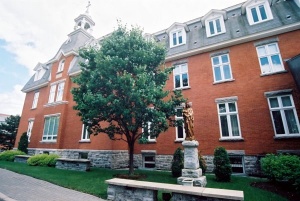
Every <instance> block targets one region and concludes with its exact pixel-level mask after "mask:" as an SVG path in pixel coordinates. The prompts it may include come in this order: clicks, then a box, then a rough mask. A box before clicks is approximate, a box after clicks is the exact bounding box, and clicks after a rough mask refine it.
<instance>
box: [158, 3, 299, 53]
mask: <svg viewBox="0 0 300 201" xmlns="http://www.w3.org/2000/svg"><path fill="white" fill-rule="evenodd" d="M240 5H242V4H240ZM271 10H272V14H273V19H272V20H269V21H266V22H263V23H259V24H255V25H252V26H250V25H249V23H248V20H247V16H246V15H242V14H241V13H242V8H241V6H240V7H234V8H233V9H231V10H228V11H227V16H228V19H227V20H225V27H226V33H223V34H220V35H216V36H213V37H209V38H208V37H207V36H206V29H205V27H202V25H201V18H198V20H193V21H190V22H192V23H190V22H186V24H187V25H188V28H189V30H190V31H189V32H187V38H186V40H187V43H186V44H185V45H181V46H178V47H173V48H169V47H170V45H169V36H168V34H167V33H166V31H160V32H157V33H156V34H154V35H155V36H156V38H157V39H158V40H159V41H161V42H165V43H166V47H167V48H168V56H171V55H175V54H177V53H182V52H185V51H189V50H193V49H198V48H201V47H205V46H210V45H213V44H217V43H220V42H224V41H229V40H233V39H237V38H241V37H245V36H249V35H251V34H255V33H260V32H263V31H268V30H270V29H275V28H279V27H282V26H284V25H289V24H293V23H296V22H299V21H300V9H299V7H298V6H297V5H296V4H295V2H294V1H281V2H279V3H274V4H273V5H271ZM288 16H289V17H288Z"/></svg>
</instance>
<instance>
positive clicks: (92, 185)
mask: <svg viewBox="0 0 300 201" xmlns="http://www.w3.org/2000/svg"><path fill="white" fill-rule="evenodd" d="M0 168H3V169H7V170H11V171H14V172H17V173H20V174H24V175H28V176H32V177H34V178H38V179H42V180H45V181H49V182H51V183H54V184H57V185H59V186H63V187H66V188H70V189H74V190H77V191H81V192H85V193H88V194H92V195H95V196H97V197H101V198H103V199H106V198H107V192H106V190H107V184H105V180H107V179H111V178H113V177H114V175H115V174H126V173H127V170H111V169H104V168H92V169H91V171H89V172H79V171H71V170H60V169H56V168H51V167H39V166H28V165H27V164H24V163H13V162H7V161H0ZM135 173H138V174H145V175H147V178H145V179H143V180H145V181H151V182H160V183H170V184H176V183H177V180H176V178H173V177H172V176H171V173H170V172H164V171H147V170H136V171H135ZM206 177H207V187H209V188H222V189H232V190H242V191H244V197H245V201H253V200H255V201H270V200H276V201H286V200H287V199H285V198H283V197H281V196H279V195H276V194H273V193H271V192H268V191H264V190H261V189H257V188H254V187H251V186H250V183H251V182H254V181H257V182H258V181H264V179H257V178H250V177H241V176H232V181H231V182H224V183H222V182H216V181H215V179H214V175H206Z"/></svg>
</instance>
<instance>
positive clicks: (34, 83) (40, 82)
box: [21, 65, 52, 92]
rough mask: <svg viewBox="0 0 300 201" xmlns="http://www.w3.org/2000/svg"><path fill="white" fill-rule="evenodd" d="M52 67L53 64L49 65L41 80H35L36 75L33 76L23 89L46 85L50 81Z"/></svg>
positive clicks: (28, 89)
mask: <svg viewBox="0 0 300 201" xmlns="http://www.w3.org/2000/svg"><path fill="white" fill-rule="evenodd" d="M51 69H52V65H48V66H47V69H46V72H45V73H44V75H43V77H42V78H41V79H39V80H36V81H34V77H35V75H33V76H31V78H30V80H29V81H28V82H27V83H26V84H25V86H24V87H23V88H22V90H21V91H23V92H28V91H32V90H35V89H38V88H40V87H41V86H44V85H46V84H47V83H48V82H49V77H50V72H51Z"/></svg>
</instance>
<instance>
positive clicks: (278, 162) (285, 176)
mask: <svg viewBox="0 0 300 201" xmlns="http://www.w3.org/2000/svg"><path fill="white" fill-rule="evenodd" d="M261 168H262V171H263V173H264V174H265V176H266V177H267V178H268V179H269V180H271V181H287V182H288V183H290V184H293V185H294V186H295V187H296V189H300V158H299V157H298V156H294V155H283V154H279V155H274V154H267V155H266V157H264V158H262V159H261Z"/></svg>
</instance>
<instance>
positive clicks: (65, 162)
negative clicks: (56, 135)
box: [55, 158, 91, 171]
mask: <svg viewBox="0 0 300 201" xmlns="http://www.w3.org/2000/svg"><path fill="white" fill-rule="evenodd" d="M55 168H57V169H64V170H76V171H89V170H90V169H91V162H90V161H89V160H87V159H69V158H58V159H57V161H56V165H55Z"/></svg>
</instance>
